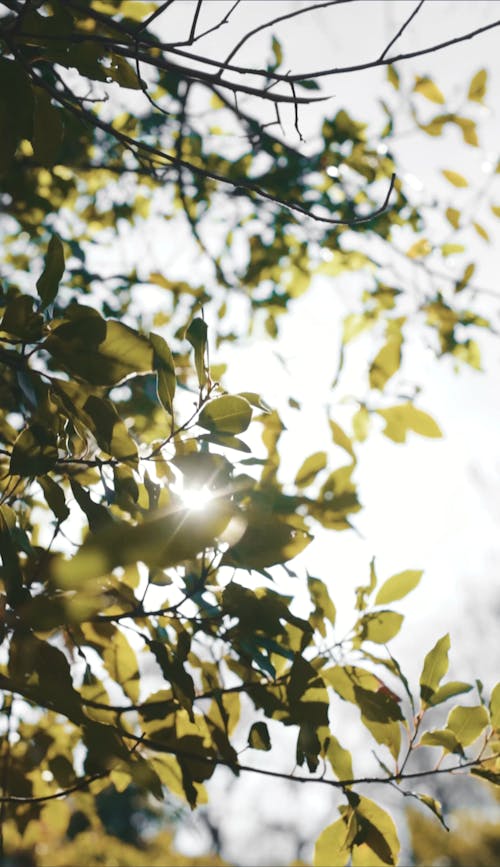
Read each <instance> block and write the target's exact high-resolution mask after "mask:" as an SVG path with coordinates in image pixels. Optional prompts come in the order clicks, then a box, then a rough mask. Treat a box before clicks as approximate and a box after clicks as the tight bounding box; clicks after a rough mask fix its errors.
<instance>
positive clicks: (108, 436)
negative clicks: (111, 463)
mask: <svg viewBox="0 0 500 867" xmlns="http://www.w3.org/2000/svg"><path fill="white" fill-rule="evenodd" d="M83 410H84V412H86V413H87V414H88V415H89V417H90V418H91V419H92V424H93V433H94V435H95V438H96V440H97V442H98V443H99V445H100V447H101V448H102V449H103V451H105V452H107V453H108V454H110V455H113V457H115V458H117V459H118V460H120V461H124V462H127V463H131V464H133V465H134V466H136V465H137V446H136V444H135V442H134V440H133V439H132V437H131V436H130V434H129V432H128V430H127V426H126V425H125V422H124V421H123V420H122V419H121V418H120V416H119V415H118V413H117V411H116V409H115V406H114V404H113V403H112V401H110V400H106V399H105V398H102V397H96V396H95V395H90V397H88V398H87V400H86V401H85V404H84V406H83Z"/></svg>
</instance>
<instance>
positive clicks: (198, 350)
mask: <svg viewBox="0 0 500 867" xmlns="http://www.w3.org/2000/svg"><path fill="white" fill-rule="evenodd" d="M186 340H188V341H189V343H190V344H191V346H192V347H193V349H194V366H195V368H196V373H197V375H198V384H199V386H200V388H203V386H204V385H205V382H206V379H207V372H206V362H205V353H206V351H207V325H206V322H205V321H204V319H200V317H197V318H196V319H193V321H192V322H191V324H190V325H189V327H188V329H187V331H186ZM228 433H239V431H237V430H233V431H228Z"/></svg>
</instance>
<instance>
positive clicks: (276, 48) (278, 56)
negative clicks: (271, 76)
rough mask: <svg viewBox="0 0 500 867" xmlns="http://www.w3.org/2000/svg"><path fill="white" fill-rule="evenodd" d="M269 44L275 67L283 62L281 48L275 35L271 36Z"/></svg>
mask: <svg viewBox="0 0 500 867" xmlns="http://www.w3.org/2000/svg"><path fill="white" fill-rule="evenodd" d="M271 45H272V49H273V54H274V63H275V65H276V67H278V66H281V64H282V63H283V49H282V47H281V43H280V42H279V41H278V40H277V39H276V37H275V36H273V38H272V43H271Z"/></svg>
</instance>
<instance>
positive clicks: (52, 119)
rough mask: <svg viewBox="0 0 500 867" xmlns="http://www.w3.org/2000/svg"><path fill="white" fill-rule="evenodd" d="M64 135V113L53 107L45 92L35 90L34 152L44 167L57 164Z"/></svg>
mask: <svg viewBox="0 0 500 867" xmlns="http://www.w3.org/2000/svg"><path fill="white" fill-rule="evenodd" d="M63 134H64V127H63V120H62V112H61V111H60V109H59V108H56V107H55V106H53V105H52V103H51V101H50V97H49V95H48V94H47V93H45V91H44V90H41V89H40V88H38V87H37V88H36V89H35V111H34V113H33V139H32V141H33V151H34V154H35V159H36V160H38V162H39V163H40V164H41V165H42V166H47V167H49V168H51V167H52V166H53V165H54V163H56V162H57V157H58V154H59V151H60V148H61V144H62V140H63Z"/></svg>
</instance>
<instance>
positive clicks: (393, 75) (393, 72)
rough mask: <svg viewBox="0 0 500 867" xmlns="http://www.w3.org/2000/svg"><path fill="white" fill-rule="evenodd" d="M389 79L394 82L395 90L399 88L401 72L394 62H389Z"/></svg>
mask: <svg viewBox="0 0 500 867" xmlns="http://www.w3.org/2000/svg"><path fill="white" fill-rule="evenodd" d="M387 81H389V82H390V84H392V86H393V88H394V89H395V90H399V73H398V71H397V69H396V67H395V66H393V65H392V63H389V65H388V67H387Z"/></svg>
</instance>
